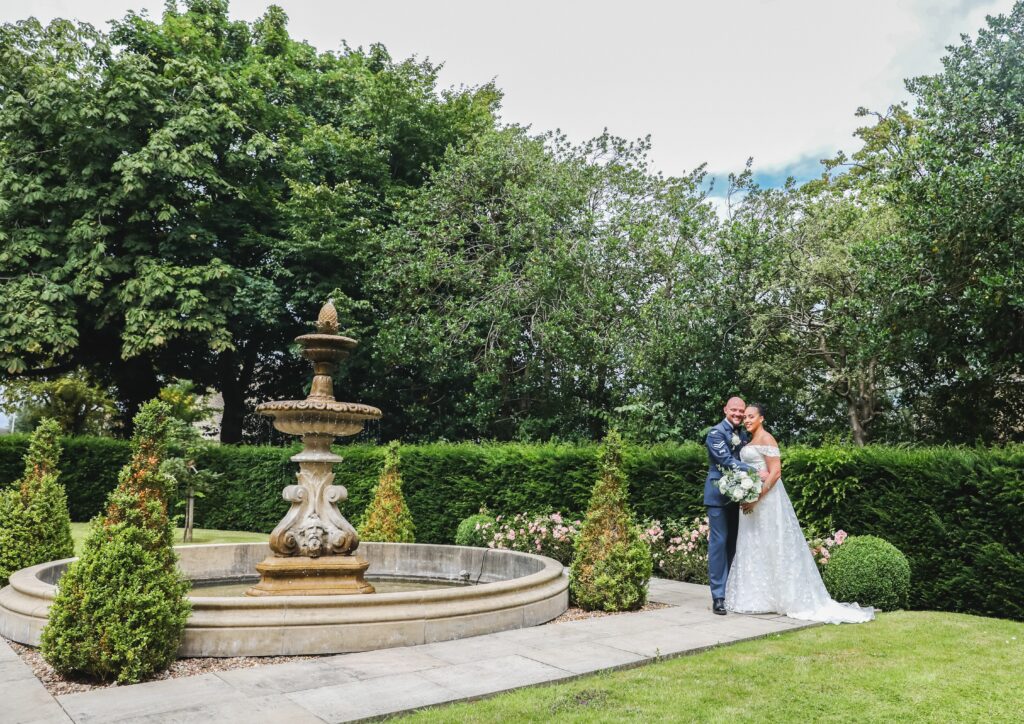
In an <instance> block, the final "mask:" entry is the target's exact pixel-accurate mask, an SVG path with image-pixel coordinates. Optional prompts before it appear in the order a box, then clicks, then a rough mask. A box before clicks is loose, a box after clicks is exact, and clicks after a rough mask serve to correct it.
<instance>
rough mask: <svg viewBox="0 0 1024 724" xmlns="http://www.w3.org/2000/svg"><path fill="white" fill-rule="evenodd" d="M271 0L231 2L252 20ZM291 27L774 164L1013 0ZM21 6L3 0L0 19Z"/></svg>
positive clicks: (591, 117)
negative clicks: (375, 46) (376, 45)
mask: <svg viewBox="0 0 1024 724" xmlns="http://www.w3.org/2000/svg"><path fill="white" fill-rule="evenodd" d="M267 4H269V3H268V2H266V1H265V0H259V1H256V0H235V1H234V2H233V3H232V5H231V8H232V15H234V16H235V17H240V18H245V19H247V20H251V19H254V18H255V17H257V16H258V15H259V14H261V13H262V12H263V11H264V9H265V8H266V5H267ZM278 4H279V5H281V6H282V7H284V8H285V11H286V12H287V13H288V15H289V17H290V20H291V21H290V29H291V32H292V35H293V36H295V37H298V38H303V39H306V40H308V41H309V42H311V43H312V44H313V45H315V46H316V47H318V48H320V49H321V50H328V49H338V48H340V47H341V41H342V40H343V39H344V40H346V41H347V42H348V43H349V44H350V45H352V46H358V45H363V46H366V45H369V44H370V43H373V42H382V43H384V44H385V45H386V46H387V47H388V49H389V50H390V51H391V53H392V55H394V56H395V57H406V56H408V55H412V54H416V55H418V56H420V57H429V58H430V59H431V60H433V61H434V62H442V61H443V62H444V63H445V68H444V69H443V71H442V73H441V81H442V83H444V84H445V85H460V84H465V85H478V84H481V83H485V82H487V81H489V80H490V79H492V78H495V79H496V80H497V83H498V85H499V87H500V88H501V89H502V90H503V91H504V92H505V101H504V107H503V110H502V116H503V118H504V119H505V120H506V121H509V122H515V123H521V124H531V125H532V126H533V128H534V129H535V130H537V131H544V130H552V129H555V128H561V129H562V130H563V131H565V132H566V133H567V134H568V135H569V137H570V138H572V139H574V140H583V139H585V138H588V137H590V136H594V135H597V134H598V133H600V132H601V131H602V129H603V128H605V127H608V128H609V129H610V130H611V131H612V132H613V133H616V134H618V135H621V136H626V137H637V136H642V135H646V134H648V133H650V134H652V137H653V143H654V148H653V160H654V165H655V166H656V167H657V168H659V169H660V170H662V171H665V172H666V173H672V174H679V173H683V172H684V171H686V170H688V169H691V168H693V167H694V166H696V165H698V164H699V163H702V162H707V163H708V166H709V168H710V169H712V170H713V171H716V172H721V171H728V170H737V171H738V170H740V169H742V166H743V163H744V161H745V160H746V159H747V157H748V156H754V158H755V164H756V166H755V167H756V168H759V169H783V168H786V167H788V166H790V165H791V164H793V163H796V162H797V161H799V160H800V159H803V158H806V157H807V156H808V155H810V156H815V155H820V156H821V157H824V156H827V155H831V154H833V153H834V152H835V151H836V150H838V149H840V148H845V149H847V150H850V149H852V148H853V147H854V144H855V141H854V139H852V137H851V134H852V133H853V131H854V129H855V128H856V127H857V126H858V125H859V119H857V118H855V117H854V115H853V113H854V110H855V109H856V108H857V107H858V106H861V105H864V106H868V107H873V108H877V109H884V108H885V107H887V106H888V105H889V104H891V103H893V102H895V101H897V100H901V99H903V98H905V97H906V94H905V91H904V90H903V80H904V79H905V78H907V77H910V76H914V75H919V74H923V73H932V72H935V71H937V70H938V69H939V68H940V58H941V56H942V55H943V52H944V51H943V48H944V46H946V45H948V44H950V43H955V42H958V38H959V35H960V34H961V33H968V34H972V35H973V34H975V33H976V32H977V29H978V28H979V27H980V26H981V25H982V24H983V23H984V16H985V14H986V13H999V12H1008V11H1009V10H1010V8H1011V7H1012V2H1011V0H969V1H968V0H960V1H957V0H948V1H939V0H857V1H856V2H854V1H852V0H848V1H847V2H840V1H839V0H831V1H823V0H769V1H766V2H756V1H754V0H748V1H747V2H731V3H713V2H673V3H668V2H658V1H656V0H634V1H633V2H630V3H628V4H627V3H625V2H618V3H611V2H596V1H592V2H578V1H577V2H568V1H562V2H553V1H552V0H520V1H519V2H516V3H490V2H480V1H479V0H449V1H447V2H445V1H442V0H433V1H430V2H427V1H424V0H404V1H399V0H376V1H375V2H373V3H367V2H359V3H356V2H336V3H327V2H314V1H312V0H278ZM141 7H148V8H149V9H150V14H151V15H159V13H160V12H161V10H162V7H163V3H162V1H160V0H136V2H121V1H118V0H77V1H75V2H71V1H68V0H35V1H34V2H33V3H32V6H31V12H32V13H33V14H35V15H36V16H37V17H40V18H41V19H49V18H51V17H54V16H58V15H59V16H64V17H68V16H71V17H76V18H79V19H82V20H87V21H89V22H92V23H94V24H99V25H102V24H103V23H104V22H105V21H106V20H109V19H110V18H114V17H119V16H121V15H123V14H124V12H125V11H126V10H127V9H129V8H136V9H138V8H141ZM27 8H28V6H26V5H25V4H23V3H20V2H19V3H14V2H9V1H8V0H4V1H3V2H0V19H3V20H13V19H18V18H20V17H22V16H24V15H25V14H26V12H28V9H27Z"/></svg>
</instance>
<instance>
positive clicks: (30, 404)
mask: <svg viewBox="0 0 1024 724" xmlns="http://www.w3.org/2000/svg"><path fill="white" fill-rule="evenodd" d="M0 409H2V410H4V411H5V412H7V413H9V414H10V413H14V414H17V418H16V423H15V429H16V431H18V432H31V431H32V430H34V429H35V428H36V426H37V425H38V424H39V422H40V420H42V419H43V418H51V419H53V420H56V421H57V424H58V425H60V429H61V432H62V433H63V434H64V435H101V434H104V433H109V432H110V431H111V430H112V429H113V428H114V427H116V415H117V405H116V404H115V403H114V400H113V398H112V397H111V396H110V393H109V392H108V391H107V390H104V389H102V388H100V387H99V386H97V385H96V384H94V383H93V382H92V381H91V380H90V378H89V376H88V375H87V374H83V373H81V372H79V373H76V374H70V375H64V376H61V377H57V378H55V379H53V380H36V379H24V378H20V379H19V378H14V379H11V380H7V381H5V383H4V386H3V388H2V389H0Z"/></svg>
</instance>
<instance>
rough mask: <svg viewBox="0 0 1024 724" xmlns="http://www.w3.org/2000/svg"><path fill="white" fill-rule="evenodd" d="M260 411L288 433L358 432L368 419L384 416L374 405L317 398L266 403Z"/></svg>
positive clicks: (324, 433)
mask: <svg viewBox="0 0 1024 724" xmlns="http://www.w3.org/2000/svg"><path fill="white" fill-rule="evenodd" d="M256 411H257V412H258V413H260V414H261V415H266V416H267V417H271V418H273V420H274V427H275V428H277V429H278V430H280V431H281V432H283V433H285V434H287V435H339V436H343V435H355V434H357V433H358V432H360V431H361V430H362V429H363V424H364V423H365V422H366V421H367V420H379V419H380V416H381V411H380V410H378V409H377V408H376V407H371V406H370V405H361V404H359V403H358V402H337V401H336V400H331V399H327V398H315V397H310V398H307V399H305V400H281V401H277V402H264V403H263V404H261V405H258V406H257V407H256Z"/></svg>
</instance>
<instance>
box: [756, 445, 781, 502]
mask: <svg viewBox="0 0 1024 724" xmlns="http://www.w3.org/2000/svg"><path fill="white" fill-rule="evenodd" d="M766 442H767V443H768V444H767V445H766V446H765V447H772V448H775V449H776V450H778V449H779V443H777V442H775V438H774V437H772V436H771V435H769V436H768V440H767V441H766ZM764 464H765V465H766V466H767V467H768V477H767V478H765V479H764V482H763V483H761V497H760V498H758V500H760V499H761V498H763V497H764V496H766V495H768V493H770V492H771V490H772V488H774V487H775V483H777V482H779V478H781V477H782V458H780V457H779V456H777V455H776V456H774V457H772V456H770V455H765V456H764Z"/></svg>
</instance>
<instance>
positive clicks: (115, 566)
mask: <svg viewBox="0 0 1024 724" xmlns="http://www.w3.org/2000/svg"><path fill="white" fill-rule="evenodd" d="M168 415H169V408H168V406H167V405H166V404H165V403H163V402H156V401H154V402H149V403H146V404H145V405H143V407H142V409H141V410H140V411H139V414H138V415H137V416H136V417H135V436H134V437H133V438H132V459H131V460H130V461H129V463H128V464H127V465H125V467H124V468H123V469H122V470H121V474H120V476H119V477H118V485H117V488H116V489H114V491H113V492H112V493H111V494H110V496H109V497H108V498H107V511H106V514H105V515H103V516H97V517H96V518H95V519H93V522H92V528H91V530H90V532H89V537H88V538H87V539H86V541H85V546H84V549H83V551H82V555H81V557H80V558H79V560H78V561H77V562H75V563H74V564H72V565H71V566H70V567H69V568H68V570H67V572H66V573H65V574H64V575H63V576H62V577H61V579H60V582H59V584H58V591H57V596H56V598H55V599H54V602H53V605H52V606H51V607H50V616H49V622H48V623H47V625H46V628H45V629H43V635H42V652H43V656H44V658H45V659H46V660H47V661H48V662H50V664H51V665H52V666H53V667H54V668H55V669H56V670H57V671H58V672H60V673H62V674H79V675H85V676H88V677H92V678H95V679H99V680H101V681H108V680H110V679H117V681H118V682H120V683H131V682H135V681H139V680H141V679H143V678H145V677H147V676H149V675H151V674H152V673H154V672H156V671H159V670H161V669H164V668H166V667H167V666H168V665H169V664H170V663H171V661H173V660H174V657H175V654H176V653H177V650H178V646H179V644H180V643H181V636H182V633H183V632H184V629H185V621H186V619H187V618H188V614H189V610H190V606H189V603H188V599H187V598H186V594H187V593H188V589H189V584H188V581H186V580H185V579H184V578H183V577H182V575H181V574H180V573H179V572H178V570H177V568H176V565H175V563H176V556H175V554H174V550H173V548H172V547H171V535H172V531H171V526H170V522H169V520H168V518H167V489H166V487H167V479H166V476H164V475H163V474H162V473H161V472H160V461H161V458H162V456H163V454H164V445H165V443H166V436H167V430H168Z"/></svg>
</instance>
